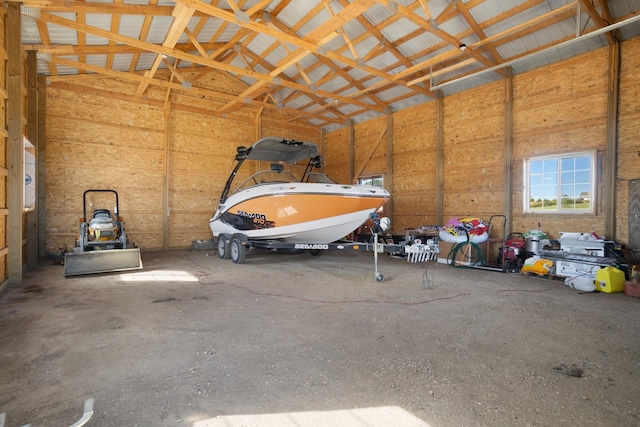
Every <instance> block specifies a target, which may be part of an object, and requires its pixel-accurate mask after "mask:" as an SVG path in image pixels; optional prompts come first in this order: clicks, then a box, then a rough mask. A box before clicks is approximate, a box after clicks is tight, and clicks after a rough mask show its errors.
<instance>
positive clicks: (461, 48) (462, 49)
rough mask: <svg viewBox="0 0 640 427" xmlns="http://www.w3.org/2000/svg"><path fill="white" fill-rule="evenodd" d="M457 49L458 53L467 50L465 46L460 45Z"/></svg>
mask: <svg viewBox="0 0 640 427" xmlns="http://www.w3.org/2000/svg"><path fill="white" fill-rule="evenodd" d="M458 49H460V52H464V51H465V50H467V45H466V44H464V43H462V44H460V46H458Z"/></svg>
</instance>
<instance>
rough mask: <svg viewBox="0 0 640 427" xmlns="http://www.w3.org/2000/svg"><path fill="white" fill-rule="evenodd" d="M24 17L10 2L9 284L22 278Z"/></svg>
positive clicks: (8, 12)
mask: <svg viewBox="0 0 640 427" xmlns="http://www.w3.org/2000/svg"><path fill="white" fill-rule="evenodd" d="M21 20H22V17H21V16H20V3H15V2H9V4H8V5H7V17H6V25H7V28H6V31H7V52H8V54H9V58H8V61H7V87H8V93H9V98H8V99H7V116H8V120H7V122H8V123H7V124H8V128H9V138H8V140H7V167H8V170H9V174H8V176H7V207H8V209H9V215H8V217H7V221H8V224H7V246H8V247H9V252H8V257H7V270H8V279H9V284H18V283H20V282H22V226H23V214H22V205H23V196H22V194H23V187H24V171H23V163H24V159H23V158H24V143H23V135H24V134H23V127H24V126H23V122H22V120H23V114H22V112H23V105H24V97H23V85H22V66H23V62H22V45H21V31H22V21H21Z"/></svg>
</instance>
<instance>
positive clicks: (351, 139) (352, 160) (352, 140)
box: [349, 120, 356, 182]
mask: <svg viewBox="0 0 640 427" xmlns="http://www.w3.org/2000/svg"><path fill="white" fill-rule="evenodd" d="M355 143H356V136H355V128H354V125H353V120H349V182H353V181H354V180H355V179H356V177H355V176H354V172H355V157H356V155H355V151H356V148H355Z"/></svg>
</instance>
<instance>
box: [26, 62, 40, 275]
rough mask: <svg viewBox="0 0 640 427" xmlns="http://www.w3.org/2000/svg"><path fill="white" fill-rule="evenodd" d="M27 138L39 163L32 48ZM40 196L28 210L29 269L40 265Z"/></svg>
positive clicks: (29, 64)
mask: <svg viewBox="0 0 640 427" xmlns="http://www.w3.org/2000/svg"><path fill="white" fill-rule="evenodd" d="M26 79H27V139H28V140H29V142H31V144H33V146H34V147H35V150H34V154H35V163H36V165H37V164H38V154H39V153H38V146H39V145H40V144H39V135H38V130H39V129H38V119H39V117H40V111H38V106H39V103H38V59H37V58H36V52H35V51H34V50H30V51H29V52H27V76H26ZM37 175H38V172H37V169H36V174H35V176H33V177H32V178H33V181H34V184H35V192H36V195H37V194H38V188H39V187H40V186H41V184H42V183H40V182H38V179H37ZM38 210H39V206H38V198H37V197H36V200H35V206H34V209H33V211H30V212H27V214H26V221H27V269H29V270H35V269H36V267H37V266H38V247H39V246H38V229H39V226H38V219H39V217H38Z"/></svg>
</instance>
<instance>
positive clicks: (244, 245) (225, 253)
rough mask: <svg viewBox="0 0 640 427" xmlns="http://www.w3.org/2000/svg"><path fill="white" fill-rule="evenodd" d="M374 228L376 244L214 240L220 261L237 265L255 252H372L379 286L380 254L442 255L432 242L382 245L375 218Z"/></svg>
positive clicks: (414, 258) (237, 236)
mask: <svg viewBox="0 0 640 427" xmlns="http://www.w3.org/2000/svg"><path fill="white" fill-rule="evenodd" d="M372 219H373V222H374V226H373V234H372V236H373V242H354V241H348V240H341V241H337V242H333V243H286V242H282V241H278V240H256V239H250V238H248V237H247V236H246V235H245V234H242V233H234V234H227V233H222V234H220V235H218V237H217V239H215V248H216V251H217V253H218V256H219V257H220V258H221V259H231V261H233V262H234V263H235V264H243V263H244V262H245V261H246V258H247V253H248V252H249V251H251V250H252V249H269V250H279V249H280V250H299V251H303V250H308V251H309V253H310V254H311V255H313V256H319V255H321V254H322V253H323V252H324V251H328V250H342V251H368V252H373V260H374V268H375V272H374V277H375V279H376V281H377V282H382V281H384V275H383V274H382V273H380V271H378V254H380V253H389V254H401V255H403V256H406V257H407V262H413V263H418V262H427V261H430V260H435V259H436V257H437V256H438V253H439V252H440V247H439V246H438V243H437V242H436V241H434V240H429V241H427V242H426V243H422V242H419V241H417V242H413V243H412V244H408V243H407V242H401V243H379V236H380V235H379V233H380V232H383V231H384V230H383V229H382V227H380V219H379V218H376V217H372Z"/></svg>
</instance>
